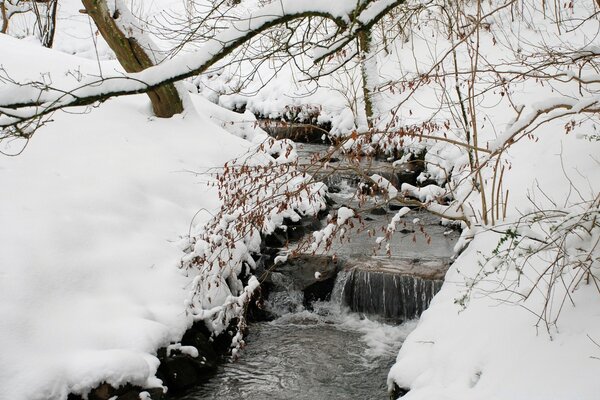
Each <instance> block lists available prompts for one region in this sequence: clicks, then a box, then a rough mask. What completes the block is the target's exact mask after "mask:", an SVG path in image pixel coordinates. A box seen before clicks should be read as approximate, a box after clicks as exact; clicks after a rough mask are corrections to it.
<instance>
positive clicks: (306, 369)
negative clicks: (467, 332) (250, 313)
mask: <svg viewBox="0 0 600 400" xmlns="http://www.w3.org/2000/svg"><path fill="white" fill-rule="evenodd" d="M299 147H300V148H299V153H300V154H301V156H302V157H303V158H308V157H310V156H311V155H312V154H314V153H315V152H317V151H323V150H324V149H326V146H320V145H302V144H299ZM387 165H390V164H389V163H387ZM341 183H342V184H341V185H340V186H341V190H340V191H339V192H338V193H336V194H335V195H332V198H333V199H334V201H335V202H336V203H338V204H348V202H351V201H352V200H351V197H352V193H353V192H355V190H356V188H355V187H354V188H352V187H351V186H350V185H346V184H345V183H344V182H341ZM393 215H394V212H393V211H390V210H388V212H387V213H383V215H382V214H381V213H377V214H369V218H368V221H369V223H371V224H373V226H374V227H381V226H385V225H386V224H387V223H389V220H390V219H391V218H392V217H393ZM403 224H404V225H403V227H404V228H405V229H403V231H401V232H399V233H398V234H397V235H396V236H395V237H394V240H393V241H392V242H391V243H390V244H391V248H392V253H393V254H395V255H401V256H402V259H400V258H398V259H395V257H396V256H393V257H391V258H389V257H385V256H384V255H383V254H381V253H380V252H379V253H378V252H374V251H373V248H374V239H373V238H371V237H369V236H368V235H367V232H364V233H363V234H359V235H357V236H356V237H355V238H353V239H352V240H351V241H350V243H345V244H344V245H343V246H339V247H336V248H335V249H334V250H335V252H336V254H339V255H341V256H343V257H345V258H347V259H364V260H367V262H376V261H377V260H380V259H383V258H385V259H386V262H387V263H388V264H390V263H391V264H392V265H395V263H400V262H401V260H406V259H407V258H410V259H411V260H413V262H416V263H419V264H421V263H422V260H448V259H449V258H450V256H451V255H452V248H453V245H454V243H455V242H456V240H457V238H458V236H459V233H458V232H456V231H453V230H450V229H448V228H446V227H443V226H441V225H440V224H439V219H438V218H436V217H434V216H433V215H430V214H428V213H425V212H419V211H415V212H414V213H410V216H409V217H407V218H406V222H403ZM422 228H424V229H425V231H426V232H427V234H428V236H427V237H426V236H423V235H420V234H416V233H415V232H419V231H420V230H421V229H422ZM427 238H428V239H427ZM350 275H351V274H350V272H348V271H341V272H340V273H339V274H338V275H337V277H336V279H335V284H334V287H333V291H332V292H331V300H329V301H317V302H315V303H313V304H312V309H311V310H307V309H306V308H305V307H304V305H303V292H302V291H300V290H287V289H286V290H282V291H275V292H272V293H271V294H270V297H269V299H268V301H267V303H266V307H267V310H268V311H270V313H271V314H272V315H275V316H276V318H275V319H274V320H272V321H269V322H256V323H252V324H250V325H249V327H248V328H249V329H248V332H249V334H248V336H247V338H246V343H247V346H246V347H245V348H244V350H243V351H242V353H241V356H240V358H239V359H238V360H237V361H235V362H224V363H221V364H220V365H219V366H218V370H217V373H216V374H215V375H214V376H213V377H212V378H210V379H209V380H208V381H207V382H206V383H204V384H202V385H200V386H198V387H195V388H194V389H192V390H191V391H189V392H187V393H186V394H185V395H183V396H178V399H180V400H201V399H219V400H229V399H231V400H233V399H236V400H238V399H249V400H255V399H256V400H259V399H261V400H262V399H272V400H283V399H306V400H309V399H310V400H333V399H359V400H369V399H373V400H375V399H379V400H383V399H388V398H389V394H388V391H387V386H386V380H387V374H388V371H389V369H390V367H391V366H392V364H393V363H394V361H395V359H396V356H397V354H398V350H399V349H400V347H401V346H402V342H403V341H404V339H405V338H406V336H407V335H408V334H409V333H410V332H411V331H412V329H414V327H415V326H416V320H409V321H406V322H403V323H401V324H394V323H393V321H392V322H389V321H388V320H385V319H382V318H380V317H377V316H373V315H364V314H363V313H358V312H351V311H350V309H349V308H348V306H347V303H348V299H347V297H348V293H346V294H345V293H344V291H345V290H347V289H346V288H347V286H346V282H347V280H349V279H350ZM352 279H358V278H356V277H355V278H352ZM366 279H367V280H368V281H369V282H370V280H371V278H370V277H368V276H367V278H366ZM386 279H391V278H386ZM369 282H367V283H366V284H367V285H369V284H370V283H369ZM438 282H441V281H438ZM395 283H396V280H395V278H394V284H395ZM380 285H382V284H381V283H380ZM411 285H412V284H411ZM440 285H441V283H440ZM380 287H384V286H380ZM380 287H378V288H375V286H370V287H368V288H367V289H368V290H369V291H370V290H381V289H380ZM387 287H388V288H389V285H388V286H387ZM415 288H416V286H415ZM438 289H439V288H438ZM358 290H359V288H358V287H357V288H356V289H355V291H358ZM363 290H364V289H363ZM388 290H389V289H388ZM413 292H414V293H415V294H413V295H412V296H413V297H416V296H417V295H416V290H413ZM353 295H355V294H353ZM421 296H422V294H421ZM431 296H433V294H431ZM384 297H385V293H384ZM424 300H426V301H427V303H426V304H425V306H424V307H426V306H427V304H428V301H429V300H430V298H428V299H424ZM396 322H397V321H396Z"/></svg>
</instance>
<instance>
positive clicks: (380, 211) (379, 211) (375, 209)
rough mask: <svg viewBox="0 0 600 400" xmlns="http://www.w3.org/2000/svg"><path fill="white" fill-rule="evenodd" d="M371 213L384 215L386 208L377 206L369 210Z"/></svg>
mask: <svg viewBox="0 0 600 400" xmlns="http://www.w3.org/2000/svg"><path fill="white" fill-rule="evenodd" d="M370 213H371V214H373V215H386V214H387V210H386V209H385V208H383V207H377V208H374V209H372V210H371V211H370Z"/></svg>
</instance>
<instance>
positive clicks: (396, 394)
mask: <svg viewBox="0 0 600 400" xmlns="http://www.w3.org/2000/svg"><path fill="white" fill-rule="evenodd" d="M408 392H409V389H404V388H401V387H400V386H398V385H397V384H395V383H394V389H393V390H392V392H391V393H390V400H396V399H399V398H400V397H402V396H404V395H406V394H407V393H408Z"/></svg>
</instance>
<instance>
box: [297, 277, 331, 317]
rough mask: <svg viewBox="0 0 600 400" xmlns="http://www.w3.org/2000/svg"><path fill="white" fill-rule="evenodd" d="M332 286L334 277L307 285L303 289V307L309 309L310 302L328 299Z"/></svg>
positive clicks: (310, 306)
mask: <svg viewBox="0 0 600 400" xmlns="http://www.w3.org/2000/svg"><path fill="white" fill-rule="evenodd" d="M334 286H335V277H332V278H329V279H325V280H320V281H317V282H315V283H313V284H312V285H309V286H307V287H306V289H304V290H303V292H304V300H303V302H302V303H303V305H304V307H306V308H307V309H309V310H310V309H311V308H312V303H314V302H315V301H329V300H330V299H331V292H332V291H333V287H334Z"/></svg>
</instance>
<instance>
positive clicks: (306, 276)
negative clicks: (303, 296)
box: [265, 254, 344, 291]
mask: <svg viewBox="0 0 600 400" xmlns="http://www.w3.org/2000/svg"><path fill="white" fill-rule="evenodd" d="M343 264H344V261H342V260H340V259H334V258H333V257H329V256H322V255H310V254H303V255H300V256H298V257H294V258H290V259H289V260H288V261H286V262H285V263H283V264H279V265H277V266H275V267H274V268H273V269H272V270H271V271H270V272H269V273H268V275H267V277H266V278H265V282H267V283H269V284H272V285H273V286H274V287H276V288H278V289H279V290H302V291H303V290H304V289H306V288H307V287H309V286H310V285H312V284H314V283H315V282H318V281H323V280H327V279H330V278H335V277H336V275H337V272H338V271H339V270H340V269H341V268H342V267H343ZM317 272H318V273H319V274H320V278H319V279H317V278H316V277H315V274H316V273H317Z"/></svg>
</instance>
